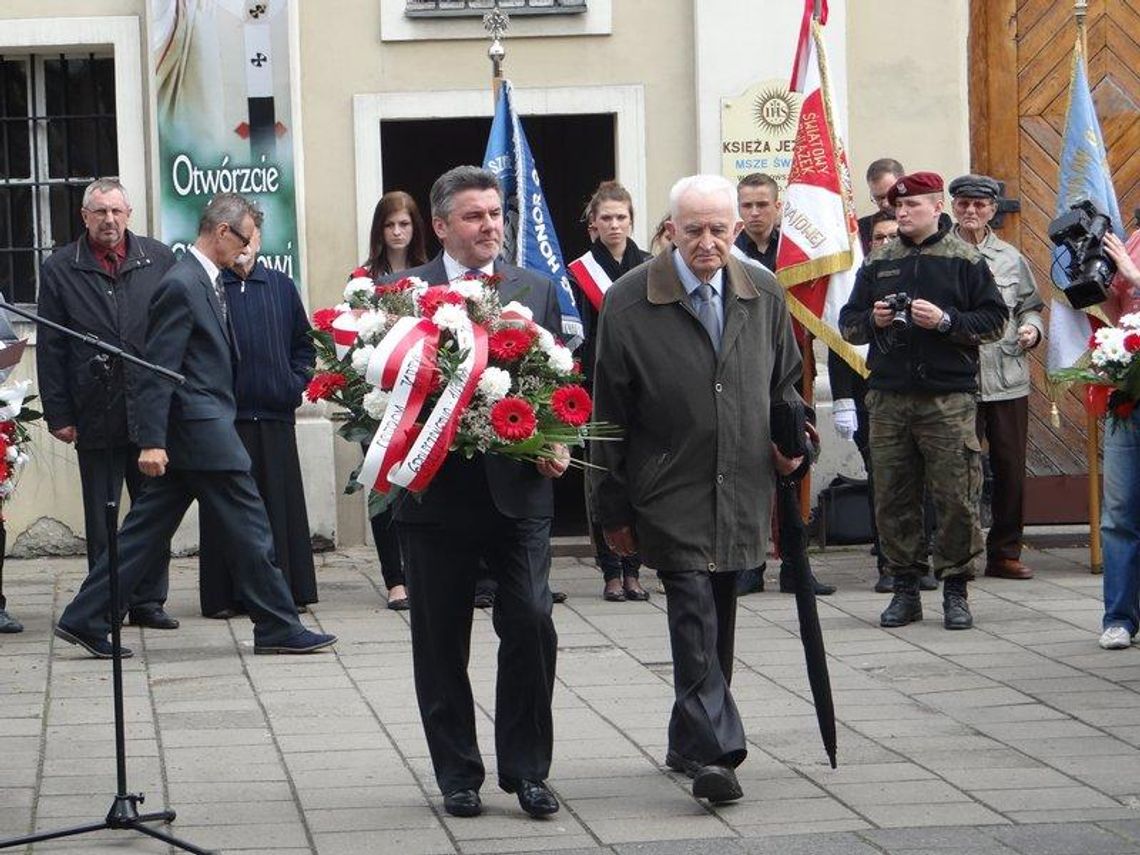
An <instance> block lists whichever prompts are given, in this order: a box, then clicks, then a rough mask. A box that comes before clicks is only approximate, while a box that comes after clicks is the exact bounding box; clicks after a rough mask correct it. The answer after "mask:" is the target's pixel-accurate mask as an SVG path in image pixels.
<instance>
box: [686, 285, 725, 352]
mask: <svg viewBox="0 0 1140 855" xmlns="http://www.w3.org/2000/svg"><path fill="white" fill-rule="evenodd" d="M714 299H716V293H715V292H714V291H713V288H712V285H710V284H709V283H707V282H702V283H701V285H700V287H699V288H697V290H696V291H694V292H693V308H694V309H696V310H697V320H699V321H700V322H701V326H702V327H704V328H705V332H707V333H708V334H709V340H710V341H711V342H712V346H713V351H714V352H715V353H717V354H718V355H719V354H720V334H721V329H720V318H718V317H717V314H716V305H715V304H714V303H713V300H714Z"/></svg>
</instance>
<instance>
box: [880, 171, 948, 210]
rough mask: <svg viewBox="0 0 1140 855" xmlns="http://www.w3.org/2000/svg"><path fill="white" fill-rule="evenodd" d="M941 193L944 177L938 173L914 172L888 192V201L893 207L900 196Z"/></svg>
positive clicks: (904, 177)
mask: <svg viewBox="0 0 1140 855" xmlns="http://www.w3.org/2000/svg"><path fill="white" fill-rule="evenodd" d="M941 192H942V176H941V175H939V174H938V173H937V172H912V173H911V174H910V175H904V176H903V177H902V178H900V179H899V180H898V181H896V182H895V183H894V185H893V186H892V187H891V189H890V190H888V191H887V201H888V202H890V203H891V204H892V205H893V204H894V203H895V199H897V198H898V197H899V196H923V195H925V194H927V193H941Z"/></svg>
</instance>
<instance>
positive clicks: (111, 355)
mask: <svg viewBox="0 0 1140 855" xmlns="http://www.w3.org/2000/svg"><path fill="white" fill-rule="evenodd" d="M0 310H3V311H7V312H10V313H11V314H13V315H19V316H20V317H22V318H26V319H27V320H29V321H32V322H33V323H35V324H36V325H38V326H41V327H46V328H48V329H51V330H54V331H55V332H57V333H60V334H61V335H64V336H66V337H68V338H72V339H76V340H78V341H81V342H83V343H84V344H86V345H87V346H88V347H90V348H92V349H94V350H97V351H99V354H98V355H97V356H95V357H94V359H92V361H91V371H92V373H93V374H94V375H95V376H96V377H97V378H98V379H99V381H100V382H101V383H102V384H103V424H104V428H105V434H106V436H107V438H108V439H109V438H110V436H111V428H112V425H111V400H112V397H113V393H114V390H115V367H116V366H117V365H120V366H121V365H122V363H124V362H129V363H131V364H132V365H137V366H138V367H140V368H143V369H145V370H147V371H151V372H153V373H155V374H158V375H159V376H160V377H163V378H164V379H166V380H169V381H170V382H172V383H178V384H181V383H184V382H185V380H186V378H184V377H183V376H182V375H181V374H178V373H177V372H175V371H171V370H170V369H168V368H163V367H162V366H161V365H155V364H154V363H151V362H147V361H146V360H144V359H139V358H138V357H137V356H133V355H132V354H130V353H127V352H126V351H124V350H123V349H122V348H118V347H115V346H114V345H111V344H107V343H106V342H105V341H102V340H101V339H99V337H98V336H95V335H92V334H90V333H78V332H75V330H71V329H68V328H67V327H65V326H62V325H60V324H57V323H54V322H53V321H49V320H47V319H45V318H41V317H39V316H38V315H36V314H35V313H33V312H29V311H26V310H24V309H21V308H19V307H17V306H13V305H11V304H10V303H8V302H6V301H4V300H3V299H0ZM104 466H105V468H106V472H107V484H106V489H107V504H106V505H105V507H104V511H105V513H104V519H103V524H104V526H105V528H106V536H107V576H108V583H109V588H110V595H111V675H112V680H111V686H112V691H113V694H114V701H115V775H116V790H115V798H114V800H113V801H112V803H111V809H110V810H109V811H108V812H107V816H106V817H105V818H104V819H103V820H102V821H101V822H92V823H88V824H87V825H79V826H75V827H74V828H61V829H57V830H55V831H40V832H36V833H34V834H29V835H27V836H24V837H13V838H11V839H8V840H0V849H9V848H12V847H14V846H27V845H28V844H31V843H39V842H41V841H44V840H55V839H57V838H60V837H74V836H76V835H79V834H89V833H90V832H93V831H104V830H108V829H116V830H118V829H126V830H129V831H137V832H139V833H140V834H146V835H149V836H150V837H154V838H157V839H158V840H161V841H163V842H164V843H168V844H169V845H171V846H174V847H177V848H178V849H182V850H184V851H186V852H194V853H196V855H212V852H211V850H209V849H202V848H200V847H197V846H195V845H193V844H192V843H187V842H186V841H184V840H179V839H178V838H177V837H174V836H173V835H170V834H167V833H166V832H164V831H158V830H157V829H154V828H149V827H148V826H147V825H146V824H145V823H148V822H165V823H171V822H173V821H174V818H175V812H174V811H172V810H162V811H156V812H155V813H145V814H140V813H139V809H138V806H139V805H140V804H142V803H143V801H145V798H144V797H143V794H142V793H130V792H128V791H127V741H126V729H125V725H124V721H123V719H124V716H123V645H122V638H121V636H122V625H123V612H122V607H121V603H120V599H119V537H118V533H119V501H118V496H117V495H115V491H114V489H113V488H114V476H113V474H112V469H113V468H114V451H113V449H112V448H111V446H110V444H108V445H107V449H106V461H105V464H104Z"/></svg>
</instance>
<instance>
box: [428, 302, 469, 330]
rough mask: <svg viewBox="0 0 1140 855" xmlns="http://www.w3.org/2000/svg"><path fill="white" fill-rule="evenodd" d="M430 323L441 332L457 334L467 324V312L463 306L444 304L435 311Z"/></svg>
mask: <svg viewBox="0 0 1140 855" xmlns="http://www.w3.org/2000/svg"><path fill="white" fill-rule="evenodd" d="M431 322H432V323H433V324H435V325H436V326H437V327H439V328H440V329H441V330H451V331H452V332H459V330H461V329H463V326H464V325H465V324H466V323H468V321H467V310H466V309H464V308H463V306H456V305H454V304H452V303H444V304H443V305H442V306H440V307H439V308H438V309H436V310H435V314H434V315H432V316H431Z"/></svg>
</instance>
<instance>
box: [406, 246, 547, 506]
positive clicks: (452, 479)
mask: <svg viewBox="0 0 1140 855" xmlns="http://www.w3.org/2000/svg"><path fill="white" fill-rule="evenodd" d="M495 273H497V274H498V275H499V276H501V277H502V279H501V281H500V282H499V296H500V300H501V301H502V303H503V304H504V305H506V304H507V303H509V302H510V301H511V300H517V301H518V302H520V303H522V304H523V305H524V306H526V307H527V308H529V309H530V310H531V311H532V312H533V313H534V321H535V323H537V324H539V325H540V326H543V327H545V328H546V329H548V330H549V331H550V332H552V333H554V334H556V335H557V334H558V332H559V331H560V330H561V328H562V315H561V313H560V312H559V311H558V296H557V294H556V293H555V291H554V285H553V284H552V283H551V282H550V280H549V279H547V278H546V277H544V276H539V275H538V274H537V273H532V272H531V271H529V270H524V269H522V268H521V267H515V266H514V265H513V264H507V263H506V262H504V261H501V260H496V261H495ZM405 276H418V277H419V278H420V279H423V280H424V281H425V282H427V283H428V284H429V285H443V284H444V283H446V282H447V272H446V270H445V268H444V266H443V256H442V255H439V256H436V257H435V258H434V259H432V260H431V261H429V262H428V263H427V264H424V265H422V266H420V267H415V268H412V269H411V270H405V271H403V272H401V273H398V274H395V275H393V276H388V277H386V278H385V281H388V282H393V281H396V280H397V279H401V278H403V277H405ZM482 477H485V478H486V481H487V486H488V487H489V488H490V491H491V498H492V500H493V501H494V503H495V508H496V509H497V510H498V511H499V513H501V514H502V515H503V516H505V517H510V518H512V519H524V518H526V517H550V516H553V515H554V491H553V489H552V487H551V485H550V480H549V479H548V478H544V477H542V476H541V475H539V474H538V471H537V470H536V469H535V467H534V464H532V463H519V462H516V461H514V460H511V459H509V458H506V457H500V456H497V455H494V454H488V455H482V456H481V458H480V456H477V457H476V458H475V459H474V460H471V461H465V460H461V459H459V458H458V457H457V456H456V455H450V456H449V457H448V459H447V462H446V463H444V464H443V466H442V467H440V470H439V472H438V473H437V474H436V476H435V478H434V479H433V480H432V482H431V484H430V485H429V486H428V489H427V490H426V491H425V493H424V495H423V496H422V497H420V499H419V500H410V501H407V500H405V501H403V502H401V503H400V504H399V506H398V507H397V509H396V518H397V519H398V520H400V521H401V522H405V523H421V524H422V523H445V522H447V521H448V520H454V519H455V514H456V513H457V512H460V511H462V510H463V509H464V508H465V507H467V506H468V504H469V502H470V501H471V500H472V497H473V496H476V495H479V494H480V493H481V490H479V489H478V487H479V485H478V481H477V479H479V478H482Z"/></svg>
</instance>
